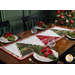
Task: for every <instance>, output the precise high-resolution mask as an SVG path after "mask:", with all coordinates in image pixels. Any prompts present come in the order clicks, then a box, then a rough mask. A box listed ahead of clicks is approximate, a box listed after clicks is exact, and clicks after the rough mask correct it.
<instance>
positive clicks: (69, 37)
mask: <svg viewBox="0 0 75 75" xmlns="http://www.w3.org/2000/svg"><path fill="white" fill-rule="evenodd" d="M66 37H67V38H68V39H72V40H75V38H72V37H71V36H69V35H66Z"/></svg>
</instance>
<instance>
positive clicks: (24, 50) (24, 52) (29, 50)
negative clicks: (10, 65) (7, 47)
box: [16, 43, 58, 61]
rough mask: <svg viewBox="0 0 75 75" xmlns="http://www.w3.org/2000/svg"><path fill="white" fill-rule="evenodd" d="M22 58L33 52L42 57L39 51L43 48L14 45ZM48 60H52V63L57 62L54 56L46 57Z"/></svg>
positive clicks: (21, 44) (29, 45)
mask: <svg viewBox="0 0 75 75" xmlns="http://www.w3.org/2000/svg"><path fill="white" fill-rule="evenodd" d="M16 45H17V47H18V49H19V51H20V53H21V55H22V57H23V56H25V55H27V54H29V53H32V52H33V51H34V52H36V53H37V54H38V55H40V56H44V53H42V52H41V50H42V49H43V48H44V46H40V45H32V44H24V43H16ZM48 58H50V59H52V60H53V61H57V60H58V58H57V57H55V56H54V55H48Z"/></svg>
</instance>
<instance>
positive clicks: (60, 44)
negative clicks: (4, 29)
mask: <svg viewBox="0 0 75 75" xmlns="http://www.w3.org/2000/svg"><path fill="white" fill-rule="evenodd" d="M47 25H48V26H49V27H52V26H53V25H52V24H50V23H48V24H47ZM38 32H40V30H38ZM38 32H37V33H38ZM31 35H34V34H32V33H31V31H30V30H28V31H25V32H22V33H19V34H16V36H18V37H19V39H22V38H25V37H28V36H31ZM74 44H75V41H73V40H67V39H66V38H65V37H64V38H62V39H61V40H59V41H57V42H56V45H55V47H54V50H56V51H57V52H58V54H59V55H61V54H62V53H63V52H65V51H66V50H67V49H68V48H70V47H71V46H72V45H74ZM0 45H3V44H2V43H0ZM29 59H32V61H29ZM0 60H1V61H3V62H4V63H6V64H51V63H53V62H47V63H46V62H40V61H38V60H36V59H35V58H34V57H33V55H32V56H30V57H28V58H26V59H24V60H22V61H20V60H18V59H16V58H14V57H13V56H11V55H9V54H8V53H6V52H4V51H3V50H1V49H0Z"/></svg>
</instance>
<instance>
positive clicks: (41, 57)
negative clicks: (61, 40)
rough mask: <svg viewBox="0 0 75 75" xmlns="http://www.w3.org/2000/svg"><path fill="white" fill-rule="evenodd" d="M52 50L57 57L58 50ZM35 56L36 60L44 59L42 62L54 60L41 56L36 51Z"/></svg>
mask: <svg viewBox="0 0 75 75" xmlns="http://www.w3.org/2000/svg"><path fill="white" fill-rule="evenodd" d="M52 51H53V53H54V55H55V56H56V57H58V53H57V52H56V51H54V50H52ZM33 57H34V58H35V59H36V60H38V61H42V62H51V61H53V60H52V59H49V58H45V57H44V56H40V55H38V54H37V53H35V52H34V54H33Z"/></svg>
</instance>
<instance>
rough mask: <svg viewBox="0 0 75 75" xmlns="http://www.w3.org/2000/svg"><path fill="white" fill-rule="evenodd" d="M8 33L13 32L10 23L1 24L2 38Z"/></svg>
mask: <svg viewBox="0 0 75 75" xmlns="http://www.w3.org/2000/svg"><path fill="white" fill-rule="evenodd" d="M7 31H9V32H11V28H10V23H9V21H8V20H7V21H4V22H0V36H2V34H3V33H4V34H5V33H6V32H7Z"/></svg>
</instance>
